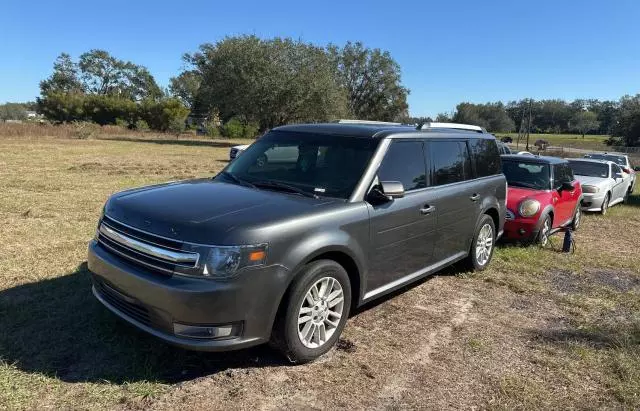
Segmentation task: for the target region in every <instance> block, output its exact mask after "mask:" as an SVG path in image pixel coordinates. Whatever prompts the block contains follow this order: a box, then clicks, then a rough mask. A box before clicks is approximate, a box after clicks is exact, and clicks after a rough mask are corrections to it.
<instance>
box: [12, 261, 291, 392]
mask: <svg viewBox="0 0 640 411" xmlns="http://www.w3.org/2000/svg"><path fill="white" fill-rule="evenodd" d="M0 330H2V332H0V358H1V359H2V360H3V361H5V362H7V363H9V364H14V365H15V366H16V367H17V368H18V369H21V370H23V371H26V372H32V373H42V374H45V375H49V376H52V377H57V378H59V379H61V380H62V381H66V382H85V381H92V382H100V381H109V382H114V383H123V382H135V381H145V380H146V381H155V382H163V383H175V382H180V381H184V380H189V379H193V378H196V377H199V376H203V375H210V374H214V373H218V372H221V371H224V370H226V369H229V368H248V367H260V366H278V365H285V364H286V362H285V360H284V359H283V357H281V356H280V355H279V354H278V353H277V352H275V351H273V350H271V349H270V348H269V347H267V346H260V347H255V348H250V349H246V350H241V351H236V352H229V353H224V354H219V353H202V352H191V351H186V350H182V349H179V348H175V347H172V346H169V345H167V344H165V343H163V342H162V341H160V340H158V339H156V338H154V337H152V336H149V335H147V334H145V333H143V332H142V331H138V330H137V329H135V328H134V327H132V326H130V325H128V324H126V323H125V322H124V321H121V320H119V319H118V318H117V317H116V316H114V315H113V314H111V313H110V312H109V311H108V310H107V309H106V308H104V307H103V306H102V305H101V304H100V303H99V302H98V301H97V300H96V299H95V298H94V297H93V295H92V293H91V281H90V278H89V273H88V271H87V266H86V263H83V264H81V265H80V266H79V267H78V268H77V269H76V271H74V272H73V273H70V274H68V275H65V276H62V277H58V278H54V279H51V280H45V281H41V282H38V283H32V284H25V285H21V286H17V287H14V288H11V289H8V290H5V291H1V292H0Z"/></svg>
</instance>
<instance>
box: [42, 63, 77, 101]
mask: <svg viewBox="0 0 640 411" xmlns="http://www.w3.org/2000/svg"><path fill="white" fill-rule="evenodd" d="M40 92H41V94H42V96H47V95H48V94H49V93H82V92H84V85H83V84H82V82H81V81H80V78H79V77H78V66H77V65H76V64H75V63H74V62H73V60H71V56H70V55H68V54H67V53H62V54H60V55H59V56H58V58H56V61H55V62H54V63H53V74H52V75H51V76H50V77H48V78H47V79H46V80H42V81H41V82H40Z"/></svg>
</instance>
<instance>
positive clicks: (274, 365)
mask: <svg viewBox="0 0 640 411" xmlns="http://www.w3.org/2000/svg"><path fill="white" fill-rule="evenodd" d="M134 138H135V139H136V140H135V141H127V139H131V137H126V138H121V137H117V139H112V140H95V139H89V140H69V139H52V138H40V139H37V138H23V137H21V138H1V137H0V187H2V190H1V191H0V238H2V241H1V242H0V272H1V273H2V274H1V276H0V329H1V330H2V333H0V357H1V359H0V408H5V407H6V408H42V407H48V408H153V409H173V408H177V407H181V408H187V407H191V408H196V409H204V408H206V409H211V408H220V409H222V408H230V407H234V408H237V407H240V408H243V409H250V408H260V409H269V408H271V409H278V408H285V407H288V408H374V407H375V408H437V409H444V408H456V409H459V408H472V407H479V408H499V409H513V408H594V407H607V408H638V407H640V397H639V395H640V374H639V371H638V370H640V345H639V344H640V318H639V314H638V313H639V312H640V256H639V255H638V248H637V247H638V246H637V244H638V241H637V235H638V233H639V232H640V197H639V196H637V195H636V196H635V197H633V198H632V200H633V201H632V204H631V205H628V206H616V207H614V208H612V209H611V212H610V214H609V215H608V216H607V217H605V218H602V217H600V216H586V218H585V220H584V225H583V227H582V229H581V231H580V232H579V233H578V234H577V236H576V237H577V245H578V248H577V252H576V254H574V255H565V254H560V253H557V252H555V251H553V250H546V249H545V250H541V249H537V248H521V247H514V246H502V247H501V248H500V249H499V250H498V251H497V253H496V256H495V260H494V262H493V263H492V265H491V268H490V269H489V270H487V271H485V272H483V273H480V274H474V275H471V274H468V273H461V272H459V271H457V270H456V269H455V268H454V269H450V270H447V272H445V273H442V274H441V275H439V276H436V277H433V278H431V279H429V280H427V281H423V282H421V283H420V284H418V285H416V286H414V287H411V288H409V289H408V290H406V291H405V292H403V293H397V294H396V295H394V296H391V297H390V298H387V299H385V300H384V301H382V302H380V303H378V304H375V305H371V306H369V307H367V308H366V309H364V310H362V311H361V312H360V313H358V314H357V315H355V316H354V317H353V318H351V319H350V321H349V322H348V323H347V327H346V329H345V333H344V336H343V340H342V342H341V344H340V345H339V349H337V350H333V351H331V352H330V353H329V355H327V356H326V357H325V358H323V359H321V360H320V361H317V362H315V363H312V364H309V365H305V366H298V367H292V366H289V365H287V364H286V363H284V362H283V361H282V359H281V358H280V357H279V356H278V355H277V354H275V353H274V352H272V351H271V350H269V349H268V348H265V347H258V348H255V349H251V350H245V351H241V352H235V353H228V354H225V355H220V354H203V353H191V352H186V351H182V350H179V349H175V348H172V347H169V346H166V345H164V344H163V343H161V342H159V341H157V340H155V339H153V338H151V337H149V336H147V335H145V334H143V333H141V332H138V331H137V330H135V329H133V328H131V327H129V326H127V325H126V324H123V323H122V322H121V321H119V320H117V319H116V318H115V317H114V316H113V315H110V314H109V313H108V312H107V311H106V310H105V309H104V308H102V307H101V306H100V305H99V304H98V303H97V302H96V301H94V299H93V297H92V296H91V294H90V291H89V281H88V278H87V272H86V265H85V264H84V261H85V258H86V244H87V242H88V241H89V239H90V238H91V237H92V235H93V232H94V230H95V224H96V220H97V217H98V214H99V212H100V209H101V207H102V204H103V203H104V200H105V199H106V198H107V196H108V195H109V194H111V193H113V192H115V191H118V190H121V189H124V188H127V187H133V186H140V185H144V184H151V183H156V182H161V181H168V180H176V179H183V178H191V177H201V176H210V175H212V174H214V173H215V172H217V171H219V170H220V169H221V168H222V167H223V166H224V165H225V164H226V158H227V155H228V146H229V145H231V144H232V143H233V142H229V141H204V140H186V141H177V142H176V141H175V140H170V139H142V137H134Z"/></svg>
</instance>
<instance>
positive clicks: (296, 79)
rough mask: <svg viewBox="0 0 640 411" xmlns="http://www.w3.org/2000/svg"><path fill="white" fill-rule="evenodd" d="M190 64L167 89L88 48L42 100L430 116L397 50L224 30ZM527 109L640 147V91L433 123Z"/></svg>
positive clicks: (50, 114) (245, 132) (50, 115)
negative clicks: (413, 110)
mask: <svg viewBox="0 0 640 411" xmlns="http://www.w3.org/2000/svg"><path fill="white" fill-rule="evenodd" d="M183 62H184V68H183V70H182V71H181V72H180V73H178V74H177V75H176V76H175V77H172V78H171V79H170V83H169V86H168V88H167V89H163V88H162V87H160V86H159V85H158V84H157V83H156V81H155V79H154V77H153V75H152V74H151V73H150V72H149V71H148V70H147V69H146V68H145V67H144V66H141V65H138V64H135V63H133V62H130V61H124V60H120V59H118V58H116V57H114V56H112V55H110V54H109V53H108V52H106V51H104V50H90V51H88V52H86V53H83V54H81V55H80V56H79V58H78V59H77V60H74V59H72V58H71V56H69V55H68V54H66V53H62V54H61V55H60V56H59V57H58V58H57V59H56V60H55V62H54V64H53V72H52V74H51V75H50V76H49V77H48V78H46V79H44V80H43V81H42V82H41V83H40V96H39V97H38V98H37V101H36V103H35V107H36V108H37V111H38V112H39V113H41V114H43V115H44V116H45V117H46V118H47V119H48V120H50V121H52V122H56V123H62V122H74V121H90V122H95V123H97V124H101V125H106V124H118V125H122V126H126V127H129V128H135V129H146V128H151V129H154V130H159V131H172V132H180V131H182V130H183V129H184V128H185V126H191V127H197V128H199V129H201V130H204V131H206V132H207V133H208V134H210V135H218V134H220V133H222V134H223V135H226V136H230V137H254V136H255V135H256V134H258V133H259V132H261V131H264V130H267V129H269V128H272V127H275V126H278V125H281V124H287V123H294V122H320V121H328V120H332V119H337V118H355V119H365V120H378V121H399V122H405V123H419V122H425V121H431V118H425V117H419V118H416V117H409V111H408V104H407V96H408V94H409V90H408V89H407V88H406V87H405V86H403V84H402V81H401V75H400V66H399V65H398V63H397V62H396V61H395V60H394V59H393V57H392V56H391V55H390V53H389V52H387V51H384V50H380V49H371V48H368V47H365V46H364V45H363V44H362V43H359V42H355V43H352V42H347V43H346V44H344V45H342V46H338V45H333V44H329V45H328V46H317V45H314V44H310V43H305V42H302V41H299V40H294V39H291V38H278V37H276V38H272V39H261V38H259V37H256V36H235V37H226V38H224V39H222V40H220V41H218V42H216V43H205V44H202V45H201V46H200V47H199V48H198V49H197V50H196V51H195V52H191V53H185V54H184V55H183ZM529 106H531V117H532V130H531V131H532V132H539V133H580V134H582V135H584V134H586V133H594V134H602V135H611V136H613V137H612V140H611V141H612V143H616V144H625V145H640V94H639V95H636V96H624V97H622V98H621V99H619V100H617V101H611V100H605V101H601V100H597V99H589V100H582V99H579V100H574V101H571V102H568V101H565V100H560V99H548V100H538V101H532V100H529V99H522V100H519V101H510V102H507V103H503V102H490V103H485V104H473V103H467V102H464V103H460V104H458V105H457V106H456V108H455V110H454V111H453V112H452V113H441V114H439V115H438V116H437V117H436V118H435V120H436V121H445V122H459V123H469V124H476V125H480V126H482V127H485V128H486V129H487V130H489V131H492V132H509V131H518V130H519V129H520V126H521V123H522V120H523V118H525V117H527V116H528V112H529ZM20 107H22V106H17V105H10V104H6V105H0V119H7V118H10V117H16V116H18V117H19V116H21V114H20V113H21V111H20V110H21V109H20ZM24 107H27V106H24ZM29 107H31V106H29ZM22 111H24V110H22Z"/></svg>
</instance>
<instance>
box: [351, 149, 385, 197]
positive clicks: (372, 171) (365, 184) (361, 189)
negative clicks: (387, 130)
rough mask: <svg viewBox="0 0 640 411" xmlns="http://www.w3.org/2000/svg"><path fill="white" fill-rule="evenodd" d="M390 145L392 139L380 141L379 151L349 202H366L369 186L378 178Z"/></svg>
mask: <svg viewBox="0 0 640 411" xmlns="http://www.w3.org/2000/svg"><path fill="white" fill-rule="evenodd" d="M390 144H391V139H390V138H383V139H382V140H380V143H379V144H378V150H377V151H376V152H375V154H374V155H373V157H372V158H371V161H370V162H369V167H367V169H366V170H365V172H364V174H363V175H362V178H361V179H360V181H359V182H358V185H357V186H356V188H355V190H353V193H352V194H351V197H350V198H349V202H351V203H357V202H359V201H363V200H364V197H365V196H366V195H367V191H369V186H370V185H371V182H372V181H373V178H374V177H375V176H376V173H377V172H378V168H379V167H380V163H382V159H383V158H384V155H385V154H386V153H387V148H389V145H390Z"/></svg>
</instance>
